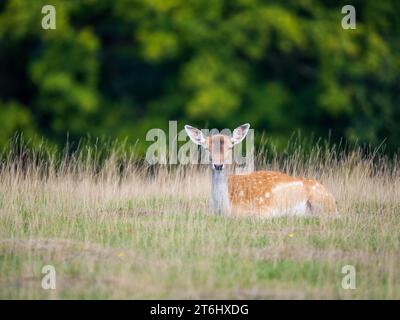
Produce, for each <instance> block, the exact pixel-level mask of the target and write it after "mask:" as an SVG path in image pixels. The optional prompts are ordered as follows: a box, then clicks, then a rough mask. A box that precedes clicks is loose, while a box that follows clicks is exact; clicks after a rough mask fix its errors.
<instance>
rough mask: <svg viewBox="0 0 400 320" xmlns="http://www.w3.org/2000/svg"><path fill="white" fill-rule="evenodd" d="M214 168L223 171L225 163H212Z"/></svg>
mask: <svg viewBox="0 0 400 320" xmlns="http://www.w3.org/2000/svg"><path fill="white" fill-rule="evenodd" d="M212 168H213V169H214V170H217V171H221V170H222V169H224V165H223V164H215V163H213V164H212Z"/></svg>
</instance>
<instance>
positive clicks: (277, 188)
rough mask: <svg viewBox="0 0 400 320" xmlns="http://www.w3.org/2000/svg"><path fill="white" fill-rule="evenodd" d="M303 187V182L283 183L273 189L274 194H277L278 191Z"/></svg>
mask: <svg viewBox="0 0 400 320" xmlns="http://www.w3.org/2000/svg"><path fill="white" fill-rule="evenodd" d="M302 186H303V182H301V181H296V182H288V183H282V184H278V185H277V186H275V187H274V188H272V192H273V193H275V192H278V191H282V189H286V188H294V187H302Z"/></svg>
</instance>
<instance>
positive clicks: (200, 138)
mask: <svg viewBox="0 0 400 320" xmlns="http://www.w3.org/2000/svg"><path fill="white" fill-rule="evenodd" d="M185 131H186V133H187V134H188V136H189V138H190V140H192V141H193V142H194V143H195V144H198V145H200V146H203V147H204V146H205V143H206V138H205V137H204V134H203V132H201V131H200V130H199V129H196V128H195V127H192V126H189V125H186V126H185Z"/></svg>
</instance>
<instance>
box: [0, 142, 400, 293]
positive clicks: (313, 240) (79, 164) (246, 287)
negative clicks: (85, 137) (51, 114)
mask: <svg viewBox="0 0 400 320" xmlns="http://www.w3.org/2000/svg"><path fill="white" fill-rule="evenodd" d="M339 149H340V148H336V149H335V148H330V149H329V148H325V149H318V148H315V149H313V150H312V151H311V154H310V155H308V156H306V154H305V153H302V151H301V149H300V148H298V149H293V150H291V152H290V153H288V155H287V156H286V157H283V156H282V155H280V154H278V153H275V154H274V153H271V152H269V153H266V152H265V151H260V154H259V156H258V157H257V163H258V167H259V168H268V169H274V170H283V171H285V172H288V173H294V174H296V175H299V176H308V177H311V178H317V179H318V180H320V181H321V182H322V183H323V184H325V185H326V186H327V187H328V189H330V190H331V191H332V193H333V194H334V195H335V197H336V198H337V201H338V207H339V211H340V217H339V218H333V217H326V216H325V217H312V218H296V217H286V218H274V219H258V218H254V217H248V218H235V217H219V216H212V215H210V214H209V213H208V205H207V197H208V192H209V188H210V179H209V172H208V171H207V168H203V167H202V168H159V169H158V170H156V171H155V172H153V174H151V175H150V174H148V173H149V170H147V169H146V168H144V167H143V166H140V165H138V163H137V161H136V160H135V158H134V157H130V156H129V157H128V156H127V155H124V154H122V155H121V153H117V152H114V151H113V150H111V151H109V152H106V154H107V156H105V157H104V158H103V159H102V161H99V159H98V157H97V158H96V155H95V152H94V153H93V154H90V152H89V151H88V150H87V149H81V150H79V151H77V152H78V153H79V154H75V155H74V156H72V157H61V158H59V156H57V155H54V154H53V155H52V154H47V155H45V154H41V155H40V154H34V153H27V154H25V155H24V156H21V154H20V153H19V156H18V157H17V156H15V154H11V153H10V154H6V155H3V158H2V159H3V160H2V163H1V167H0V288H1V289H0V298H16V299H26V298H29V299H31V298H32V299H38V298H43V299H47V298H52V299H53V298H60V299H70V298H78V299H79V298H85V299H88V298H89V299H90V298H93V299H99V298H122V299H129V298H138V299H141V298H174V299H186V298H295V299H296V298H312V299H315V298H323V299H326V298H339V299H349V298H361V299H367V298H374V299H375V298H383V299H399V298H400V285H399V283H400V274H399V270H398V266H399V265H400V232H399V230H400V188H399V187H400V185H399V182H400V175H399V170H398V167H397V165H396V161H393V160H392V161H390V160H388V159H387V158H385V157H383V156H382V155H379V153H370V154H367V155H365V154H363V153H362V152H361V150H359V149H356V150H352V151H349V150H347V151H346V152H344V151H340V150H339ZM85 152H86V153H85ZM82 153H85V154H84V155H83V154H82ZM88 154H89V155H88ZM121 168H122V169H121ZM48 264H50V265H54V267H55V268H56V272H57V289H56V290H43V289H42V288H41V278H42V277H43V274H41V268H42V266H44V265H48ZM347 264H350V265H354V266H355V267H356V271H357V282H356V285H357V289H355V290H344V289H342V287H341V282H342V277H343V274H342V273H341V268H342V266H344V265H347Z"/></svg>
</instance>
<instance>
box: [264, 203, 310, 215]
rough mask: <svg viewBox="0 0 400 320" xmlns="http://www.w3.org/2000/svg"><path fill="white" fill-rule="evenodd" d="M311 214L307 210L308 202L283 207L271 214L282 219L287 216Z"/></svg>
mask: <svg viewBox="0 0 400 320" xmlns="http://www.w3.org/2000/svg"><path fill="white" fill-rule="evenodd" d="M307 214H309V210H308V209H307V201H299V202H298V203H296V204H295V205H293V206H291V207H282V208H279V209H275V210H273V211H272V212H271V215H272V216H273V217H281V216H286V215H293V216H303V215H307Z"/></svg>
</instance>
